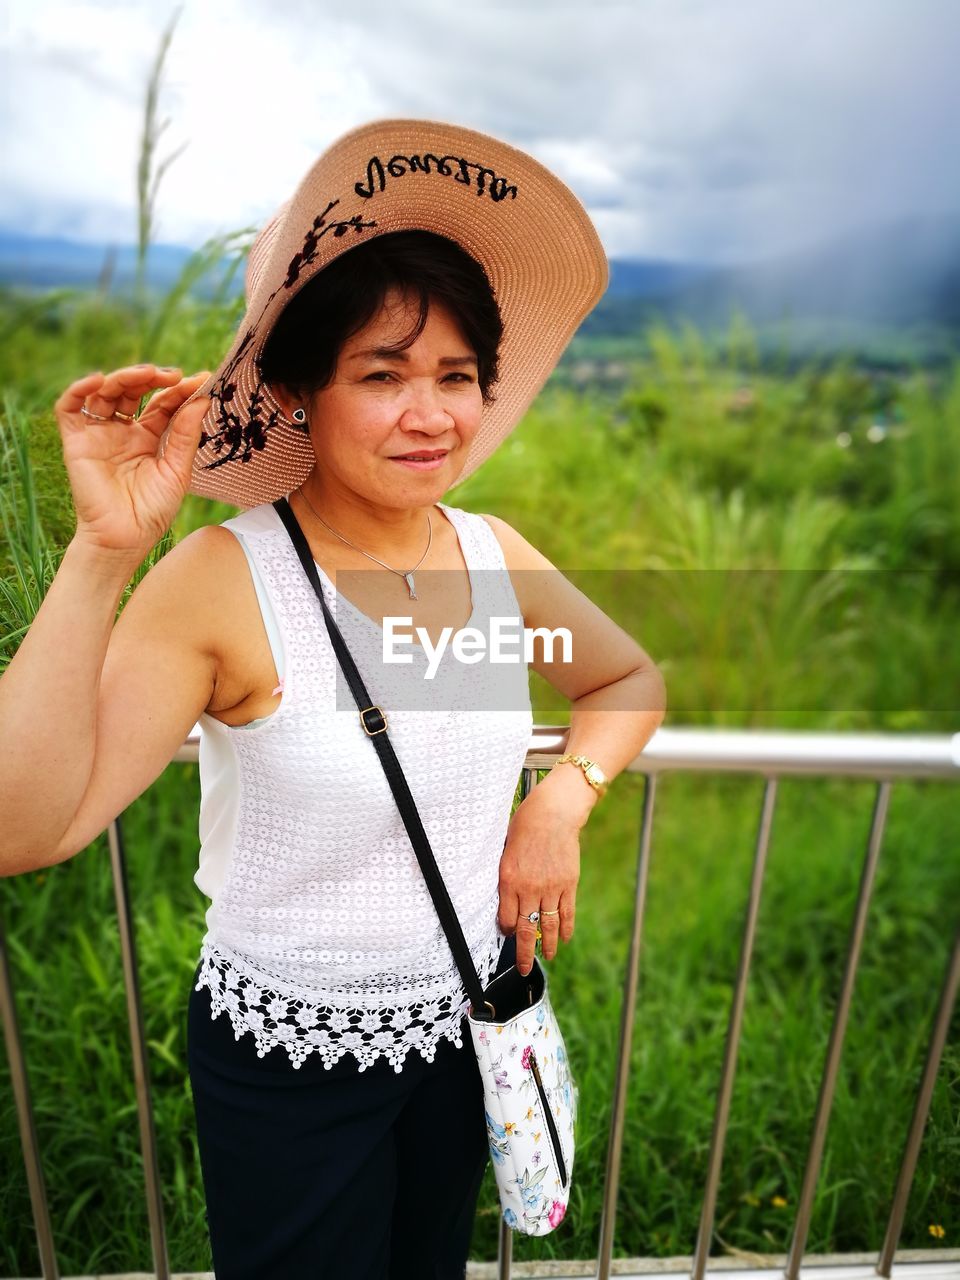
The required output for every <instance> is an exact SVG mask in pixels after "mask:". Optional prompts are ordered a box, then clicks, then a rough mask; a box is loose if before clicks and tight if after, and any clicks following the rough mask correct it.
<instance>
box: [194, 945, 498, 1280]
mask: <svg viewBox="0 0 960 1280" xmlns="http://www.w3.org/2000/svg"><path fill="white" fill-rule="evenodd" d="M515 954H516V944H515V940H514V939H513V938H510V939H509V940H508V941H507V943H506V944H505V945H504V948H503V951H502V953H501V956H500V960H499V963H498V966H497V972H502V970H503V969H504V968H508V967H509V966H510V965H511V964H513V963H514V959H515ZM197 972H198V973H199V965H198V968H197ZM195 987H196V975H195V978H194V984H193V987H192V988H191V991H190V997H189V1001H188V1006H187V1064H188V1070H189V1073H190V1082H191V1085H192V1088H193V1102H194V1111H195V1115H196V1121H197V1142H198V1147H199V1152H200V1164H201V1169H202V1174H203V1186H204V1193H205V1196H206V1202H207V1224H208V1228H209V1232H210V1244H211V1248H212V1251H213V1266H214V1271H215V1274H216V1277H217V1280H314V1278H315V1280H327V1278H329V1280H462V1277H463V1276H464V1275H465V1274H466V1263H467V1253H468V1251H469V1248H470V1238H471V1234H472V1231H473V1220H474V1214H475V1212H476V1203H477V1197H478V1195H479V1192H480V1185H481V1182H482V1180H483V1174H484V1170H485V1168H486V1164H487V1159H488V1154H489V1148H488V1145H487V1135H486V1125H485V1123H484V1116H483V1092H482V1087H481V1082H480V1072H479V1069H478V1067H477V1061H476V1057H475V1056H474V1051H473V1047H472V1044H471V1041H470V1033H469V1031H468V1029H467V1028H466V1026H464V1037H463V1047H462V1048H461V1049H457V1048H456V1046H455V1045H454V1044H453V1043H452V1042H451V1041H448V1040H445V1041H442V1042H441V1044H440V1045H439V1046H438V1048H437V1053H436V1057H435V1058H434V1061H433V1062H427V1061H426V1060H425V1059H424V1058H422V1057H421V1056H420V1054H419V1053H418V1052H417V1051H416V1050H415V1049H414V1050H412V1051H410V1052H409V1053H408V1055H407V1057H406V1058H405V1060H404V1063H403V1069H402V1070H401V1071H400V1072H396V1071H394V1070H393V1068H392V1067H391V1066H390V1064H389V1063H388V1062H387V1061H386V1060H385V1059H383V1058H378V1059H377V1060H376V1061H375V1062H374V1063H373V1065H372V1066H370V1067H368V1068H367V1070H366V1071H363V1072H360V1071H358V1070H357V1067H356V1062H355V1060H354V1059H353V1057H352V1056H348V1057H345V1058H342V1059H341V1060H340V1061H339V1062H338V1063H337V1064H336V1065H335V1066H333V1067H332V1068H331V1069H330V1070H329V1071H327V1070H325V1069H324V1067H323V1064H322V1062H321V1059H320V1057H319V1055H318V1054H311V1056H310V1057H308V1058H307V1059H306V1061H305V1062H304V1063H303V1064H302V1066H301V1067H300V1068H299V1069H295V1068H294V1067H293V1066H292V1064H291V1062H290V1060H289V1058H288V1057H287V1054H286V1051H285V1050H283V1049H282V1047H280V1046H277V1047H276V1048H274V1049H272V1050H271V1051H270V1052H269V1053H267V1054H266V1055H265V1056H264V1057H263V1058H258V1057H257V1053H256V1047H255V1045H254V1040H253V1036H252V1035H249V1034H245V1035H242V1036H241V1037H240V1039H239V1040H235V1039H234V1034H233V1028H232V1027H231V1025H230V1021H229V1019H228V1017H227V1015H226V1013H225V1012H223V1013H221V1014H220V1016H219V1018H217V1019H213V1018H211V1016H210V993H209V991H208V990H207V989H206V988H203V989H202V990H200V991H197V990H196V989H195Z"/></svg>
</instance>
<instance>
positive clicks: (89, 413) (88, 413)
mask: <svg viewBox="0 0 960 1280" xmlns="http://www.w3.org/2000/svg"><path fill="white" fill-rule="evenodd" d="M80 412H81V413H82V414H84V416H85V417H87V418H96V420H97V421H98V422H112V421H113V419H114V418H122V419H123V421H124V422H134V421H136V415H135V414H132V413H121V412H120V410H119V409H114V411H113V413H109V414H106V415H104V414H102V413H94V412H93V410H92V409H88V408H87V406H86V405H85V404H82V405H81V406H80Z"/></svg>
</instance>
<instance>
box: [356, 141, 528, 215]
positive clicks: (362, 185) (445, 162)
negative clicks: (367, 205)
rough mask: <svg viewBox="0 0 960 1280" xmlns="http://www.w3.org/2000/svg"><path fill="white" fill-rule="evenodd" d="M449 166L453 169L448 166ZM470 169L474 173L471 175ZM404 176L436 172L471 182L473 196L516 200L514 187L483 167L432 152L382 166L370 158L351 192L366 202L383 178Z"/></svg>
mask: <svg viewBox="0 0 960 1280" xmlns="http://www.w3.org/2000/svg"><path fill="white" fill-rule="evenodd" d="M451 163H452V165H455V166H456V167H455V168H454V167H451ZM471 170H475V174H474V173H473V172H471ZM405 173H438V174H440V175H441V176H442V177H444V178H449V177H451V176H452V177H453V180H454V182H459V183H462V184H463V185H464V186H468V187H469V186H473V184H474V182H475V183H476V192H477V195H478V196H482V195H489V197H490V199H491V200H493V201H494V202H495V203H499V202H500V201H501V200H505V199H506V198H507V196H509V197H510V199H511V200H516V198H517V188H516V186H514V184H513V183H508V182H507V180H506V178H500V177H498V176H497V175H496V173H494V171H493V170H492V169H490V168H488V166H487V165H485V164H478V163H477V162H476V161H474V160H466V159H464V157H463V156H442V157H439V158H438V157H437V156H435V155H434V154H433V152H432V151H426V152H424V153H423V154H422V155H409V156H403V155H395V156H391V157H390V159H389V160H388V161H387V163H386V165H384V163H383V161H382V160H381V159H380V157H379V156H371V157H370V159H369V160H368V161H367V177H366V182H357V183H354V187H353V189H354V191H356V193H357V195H358V196H362V197H363V198H364V200H369V199H371V197H372V196H375V195H376V194H377V193H378V192H380V191H383V190H384V188H385V187H386V185H387V175H389V176H390V177H391V178H402V177H403V175H404V174H405Z"/></svg>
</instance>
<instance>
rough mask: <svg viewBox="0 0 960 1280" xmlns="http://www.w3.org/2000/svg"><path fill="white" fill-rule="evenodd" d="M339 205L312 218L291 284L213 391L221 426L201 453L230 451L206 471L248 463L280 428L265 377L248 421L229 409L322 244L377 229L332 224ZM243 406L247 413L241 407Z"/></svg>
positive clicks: (205, 438)
mask: <svg viewBox="0 0 960 1280" xmlns="http://www.w3.org/2000/svg"><path fill="white" fill-rule="evenodd" d="M339 203H340V201H339V200H331V201H330V203H329V204H328V205H327V207H326V208H325V209H324V210H323V212H322V213H318V214H317V216H316V217H315V218H314V219H313V222H312V223H311V224H310V226H309V227H308V228H307V231H306V234H305V235H304V238H303V247H302V248H301V249H300V251H299V252H298V253H295V254H294V256H293V258H292V259H291V260H290V264H289V266H288V267H287V277H286V279H285V280H284V281H283V282H282V283H281V284H279V285H278V286H277V288H276V289H274V290H273V292H272V293H271V294H270V296H269V297H268V298H267V300H266V301H265V302H264V304H263V307H262V308H261V310H260V315H259V316H258V317H257V319H256V321H255V322H254V323H253V324H252V325H251V326H250V327H249V328H248V329H247V331H246V333H245V334H244V335H243V338H242V339H241V341H240V345H239V346H238V347H237V349H236V351H235V352H234V354H233V357H232V358H231V360H230V362H229V363H228V364H227V365H225V366H224V369H223V371H222V372H221V374H220V376H219V377H218V378H217V380H216V382H215V383H214V385H213V387H212V388H211V391H210V401H211V405H212V406H214V422H215V423H216V425H217V430H216V431H214V432H212V433H208V432H206V431H201V433H200V443H199V445H198V446H197V447H198V450H199V449H203V448H204V447H205V446H206V445H208V444H209V445H210V448H211V449H212V450H213V452H214V453H216V454H221V453H223V451H224V449H226V450H227V452H226V453H223V457H217V458H216V459H215V460H214V461H213V462H206V463H204V464H203V466H202V467H201V470H203V471H212V470H213V469H214V468H215V467H222V466H225V465H226V463H228V462H249V461H250V459H251V458H252V457H253V456H254V454H255V453H258V452H260V451H261V450H262V449H265V448H266V447H267V432H268V431H269V430H270V429H271V428H272V427H275V426H277V425H278V424H280V419H281V411H280V410H279V409H273V410H271V412H270V414H269V415H268V416H267V417H266V419H264V418H263V417H262V416H261V415H262V414H263V412H264V409H265V407H266V406H265V403H264V402H265V400H266V393H265V391H264V390H263V386H264V384H263V379H262V378H260V379H259V380H258V382H257V385H256V387H255V388H254V390H253V393H252V395H251V397H250V404H249V406H248V408H247V420H246V422H244V421H243V420H242V418H241V416H240V413H238V412H235V411H234V409H233V408H228V407H227V406H228V405H233V404H234V403H235V397H236V396H237V383H236V380H235V374H236V371H237V369H238V368H239V366H240V363H241V361H242V360H243V358H244V357H245V355H246V354H247V350H248V348H249V347H250V344H251V343H252V342H253V341H254V338H255V337H256V335H257V333H258V332H259V329H260V325H261V324H262V322H263V317H264V316H265V315H266V313H267V309H268V308H269V306H270V304H271V303H272V302H273V300H274V298H275V297H276V296H277V294H278V293H279V292H280V290H281V289H289V288H291V286H292V285H294V284H295V283H296V281H297V279H298V277H299V275H300V273H301V271H302V270H303V268H304V267H305V266H308V265H309V264H310V263H312V262H313V261H315V259H316V256H317V245H318V243H319V242H320V240H321V239H322V238H323V237H324V236H325V235H326V234H327V233H328V232H330V231H332V232H333V235H334V238H335V239H339V238H340V237H341V236H345V235H346V234H347V232H348V231H349V230H350V229H351V227H352V228H353V230H354V231H355V232H356V233H357V234H358V235H359V234H360V233H361V232H362V231H365V230H367V229H368V228H369V227H375V226H376V225H377V224H376V222H374V221H372V220H371V221H369V222H364V221H363V219H362V218H361V217H360V215H359V214H358V213H355V214H354V215H353V217H352V218H346V219H342V220H341V221H338V222H327V215H328V214H329V212H330V210H331V209H333V208H335V207H336V206H337V205H338V204H339ZM254 365H255V366H256V368H257V371H258V372H259V370H260V358H259V356H257V357H256V359H255V360H254ZM238 407H241V408H242V406H238Z"/></svg>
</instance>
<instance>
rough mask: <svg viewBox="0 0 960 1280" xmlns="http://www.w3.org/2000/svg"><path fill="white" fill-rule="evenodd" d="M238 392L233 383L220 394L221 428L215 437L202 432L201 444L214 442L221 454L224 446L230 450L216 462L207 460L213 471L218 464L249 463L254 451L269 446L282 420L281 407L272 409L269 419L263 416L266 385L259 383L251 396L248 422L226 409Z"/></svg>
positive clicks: (208, 468)
mask: <svg viewBox="0 0 960 1280" xmlns="http://www.w3.org/2000/svg"><path fill="white" fill-rule="evenodd" d="M235 391H236V387H235V385H234V384H233V383H230V384H229V385H228V386H226V387H224V389H223V394H222V395H221V396H217V397H216V398H217V399H218V400H219V403H220V408H219V411H218V413H217V415H216V420H217V423H218V425H219V427H220V430H219V431H216V432H214V434H213V435H211V436H208V435H206V433H203V434H202V435H201V438H200V444H201V447H202V446H203V445H204V444H206V443H207V442H208V441H210V442H211V448H212V449H213V451H214V453H217V454H220V453H223V450H224V449H226V450H227V452H226V453H225V454H224V455H223V457H222V458H221V457H218V458H216V459H214V461H213V462H208V463H206V464H205V465H204V467H203V470H204V471H213V470H214V468H215V467H222V466H225V465H226V464H227V463H228V462H249V461H250V459H251V458H252V457H253V455H254V453H256V452H259V451H260V450H261V449H265V448H266V447H267V432H268V431H269V430H270V429H271V427H275V426H276V425H277V423H278V422H279V420H280V410H279V409H273V410H271V412H270V414H269V416H268V417H267V418H266V420H264V419H263V417H262V416H261V414H262V412H263V409H264V408H265V406H264V400H265V398H266V397H265V395H264V391H263V384H262V383H258V384H257V386H256V387H254V389H253V394H252V395H251V397H250V406H249V410H248V414H247V421H246V422H245V423H244V422H241V420H240V418H239V416H238V415H237V414H236V413H233V412H232V411H231V410H229V409H225V408H224V403H225V402H229V401H230V400H232V399H233V395H234V392H235Z"/></svg>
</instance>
